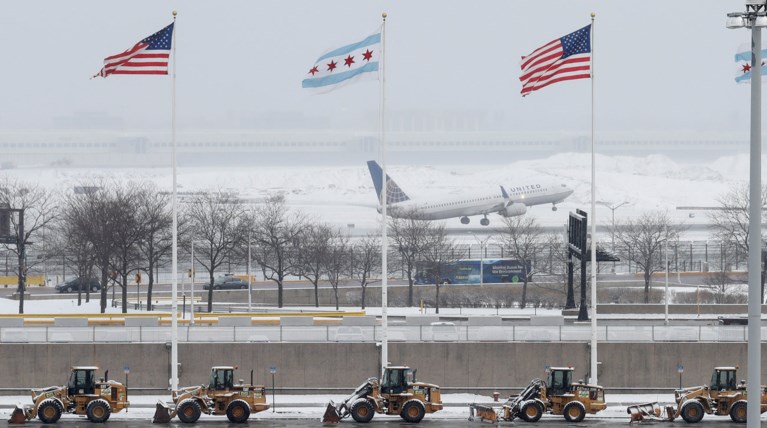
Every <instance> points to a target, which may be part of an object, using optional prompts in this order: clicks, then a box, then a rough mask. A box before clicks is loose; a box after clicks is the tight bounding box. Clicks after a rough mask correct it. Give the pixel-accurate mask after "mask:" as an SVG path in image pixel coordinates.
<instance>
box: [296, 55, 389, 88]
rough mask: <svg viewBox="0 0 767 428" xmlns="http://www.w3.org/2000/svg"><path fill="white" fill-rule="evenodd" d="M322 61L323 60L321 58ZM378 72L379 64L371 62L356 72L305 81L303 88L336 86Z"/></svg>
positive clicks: (351, 71)
mask: <svg viewBox="0 0 767 428" xmlns="http://www.w3.org/2000/svg"><path fill="white" fill-rule="evenodd" d="M320 59H322V58H320ZM372 71H378V62H370V63H367V64H365V65H363V66H362V67H359V68H355V69H354V70H349V71H344V72H343V73H338V74H332V75H330V76H324V77H316V78H314V79H304V80H303V81H302V82H301V87H303V88H322V87H323V86H330V85H335V84H337V83H341V82H343V81H344V80H349V79H351V78H353V77H355V76H358V75H360V74H362V73H369V72H372Z"/></svg>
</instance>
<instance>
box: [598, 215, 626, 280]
mask: <svg viewBox="0 0 767 428" xmlns="http://www.w3.org/2000/svg"><path fill="white" fill-rule="evenodd" d="M597 203H598V204H599V205H602V206H605V207H607V208H610V211H612V218H613V221H612V223H613V226H612V230H611V231H610V241H611V244H610V248H611V249H612V252H613V253H615V210H617V209H618V208H620V207H622V206H624V205H628V204H630V203H631V202H628V201H624V202H621V203H619V204H613V203H610V202H605V201H597ZM613 273H615V262H613Z"/></svg>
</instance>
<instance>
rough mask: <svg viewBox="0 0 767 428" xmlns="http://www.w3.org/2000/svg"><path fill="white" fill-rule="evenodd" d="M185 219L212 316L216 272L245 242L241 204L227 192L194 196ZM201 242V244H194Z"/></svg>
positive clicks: (187, 208) (245, 235) (187, 207)
mask: <svg viewBox="0 0 767 428" xmlns="http://www.w3.org/2000/svg"><path fill="white" fill-rule="evenodd" d="M184 217H185V218H186V220H185V221H187V222H188V223H189V227H190V229H191V230H192V232H191V233H190V234H189V236H188V239H190V240H194V242H195V250H197V251H195V260H196V261H198V262H199V263H200V264H201V265H202V266H203V267H204V268H205V270H206V271H207V272H208V279H209V287H208V312H213V283H214V280H215V272H216V270H217V269H218V268H219V267H220V266H221V265H222V264H223V263H224V261H226V260H227V259H228V258H229V257H230V255H231V254H232V253H233V251H234V250H235V248H237V247H238V246H239V245H241V243H242V240H243V239H247V232H246V231H245V230H244V226H245V223H244V222H245V218H244V210H243V207H242V204H241V203H240V201H239V200H238V199H236V198H235V197H233V196H232V195H230V194H229V193H227V192H222V191H214V192H206V193H201V194H199V195H196V196H195V197H194V198H193V199H192V201H191V202H190V203H189V204H188V205H187V206H186V209H185V213H184ZM200 241H201V244H199V245H198V244H197V243H198V242H200Z"/></svg>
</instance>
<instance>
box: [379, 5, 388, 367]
mask: <svg viewBox="0 0 767 428" xmlns="http://www.w3.org/2000/svg"><path fill="white" fill-rule="evenodd" d="M386 16H387V15H386V12H384V13H382V14H381V17H382V18H383V24H381V98H380V103H381V106H380V114H381V124H380V125H381V147H380V150H381V176H382V177H381V182H382V183H383V186H382V188H381V329H382V332H381V375H382V376H383V372H384V369H385V368H386V367H387V366H388V365H389V331H388V329H389V317H388V314H387V307H388V305H389V291H388V289H387V288H388V281H389V280H388V276H389V274H388V266H387V263H388V261H387V252H388V249H389V243H388V241H387V236H386V193H387V192H388V190H389V183H387V182H386V132H385V128H386V125H385V118H386V115H385V113H386V73H385V72H384V69H385V67H386Z"/></svg>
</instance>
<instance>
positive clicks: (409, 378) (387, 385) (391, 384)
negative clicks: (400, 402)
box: [381, 367, 416, 394]
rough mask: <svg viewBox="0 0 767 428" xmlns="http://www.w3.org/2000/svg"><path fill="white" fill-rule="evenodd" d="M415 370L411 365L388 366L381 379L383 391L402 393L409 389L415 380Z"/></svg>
mask: <svg viewBox="0 0 767 428" xmlns="http://www.w3.org/2000/svg"><path fill="white" fill-rule="evenodd" d="M415 372H416V371H415V370H413V369H411V368H410V367H387V368H386V369H385V370H384V375H383V379H381V392H383V393H385V394H401V393H403V392H405V391H407V388H408V385H410V384H412V383H414V382H415Z"/></svg>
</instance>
